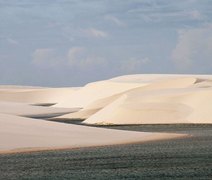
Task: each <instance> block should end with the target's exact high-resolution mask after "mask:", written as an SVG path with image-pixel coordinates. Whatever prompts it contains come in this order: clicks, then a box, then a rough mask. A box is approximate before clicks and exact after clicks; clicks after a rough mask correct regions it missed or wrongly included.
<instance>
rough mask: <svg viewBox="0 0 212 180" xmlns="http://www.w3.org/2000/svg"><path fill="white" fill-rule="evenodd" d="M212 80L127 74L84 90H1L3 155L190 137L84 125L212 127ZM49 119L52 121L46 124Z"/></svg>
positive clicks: (1, 149)
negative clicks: (69, 122)
mask: <svg viewBox="0 0 212 180" xmlns="http://www.w3.org/2000/svg"><path fill="white" fill-rule="evenodd" d="M211 100H212V76H210V75H127V76H121V77H116V78H112V79H108V80H104V81H99V82H93V83H89V84H87V85H85V86H84V87H77V88H74V87H70V88H69V87H67V88H49V87H48V88H45V87H24V86H17V87H16V86H3V85H2V86H0V153H5V152H6V153H8V152H24V151H34V150H47V149H61V148H78V147H90V146H102V145H113V144H123V143H135V142H146V141H153V140H162V139H170V138H182V137H187V135H185V134H170V133H145V132H130V131H120V130H112V129H104V128H97V127H88V126H83V125H73V124H65V123H60V122H51V121H49V118H51V120H52V119H57V121H60V120H62V121H64V120H65V119H68V120H72V119H73V120H76V119H81V120H83V122H82V123H84V124H98V125H116V124H117V125H123V124H180V123H183V124H185V123H195V124H198V123H201V124H211V123H212V111H211V107H212V101H211ZM46 120H48V121H46Z"/></svg>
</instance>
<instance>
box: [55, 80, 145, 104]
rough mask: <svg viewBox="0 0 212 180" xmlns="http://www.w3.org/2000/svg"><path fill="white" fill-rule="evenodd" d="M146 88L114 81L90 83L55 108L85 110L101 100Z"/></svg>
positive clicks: (140, 84)
mask: <svg viewBox="0 0 212 180" xmlns="http://www.w3.org/2000/svg"><path fill="white" fill-rule="evenodd" d="M141 86H144V84H142V83H119V82H112V81H99V82H95V83H90V84H88V85H86V86H85V87H83V88H81V89H79V90H78V91H76V92H74V93H72V94H71V96H70V97H68V98H67V99H66V100H65V101H64V102H61V103H58V104H56V105H55V107H68V108H76V107H79V108H84V107H86V106H87V105H89V104H91V103H93V102H94V101H97V100H99V99H103V98H107V97H110V96H113V95H115V94H119V93H121V92H124V91H127V90H129V89H133V88H137V87H141Z"/></svg>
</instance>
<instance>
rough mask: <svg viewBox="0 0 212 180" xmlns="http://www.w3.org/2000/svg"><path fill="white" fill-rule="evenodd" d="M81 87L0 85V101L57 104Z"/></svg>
mask: <svg viewBox="0 0 212 180" xmlns="http://www.w3.org/2000/svg"><path fill="white" fill-rule="evenodd" d="M78 89H79V88H38V89H35V88H33V87H32V88H28V87H27V88H24V87H17V88H15V87H14V86H12V88H11V87H10V86H7V87H4V88H1V87H0V101H11V102H23V103H30V104H42V103H44V104H46V103H52V104H56V103H59V102H63V101H64V100H65V99H66V98H68V97H69V96H70V95H71V94H72V93H73V92H75V91H77V90H78Z"/></svg>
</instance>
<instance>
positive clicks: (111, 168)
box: [0, 125, 212, 180]
mask: <svg viewBox="0 0 212 180" xmlns="http://www.w3.org/2000/svg"><path fill="white" fill-rule="evenodd" d="M110 128H118V129H126V130H136V131H150V132H151V131H155V132H178V133H180V132H181V133H189V134H192V135H193V137H191V138H187V139H177V140H168V141H159V142H151V143H150V142H149V143H144V144H131V145H119V146H107V147H98V148H81V149H73V150H63V151H48V152H47V151H46V152H35V153H22V154H10V155H0V179H2V180H4V179H5V180H6V179H73V180H75V179H192V180H193V179H212V125H142V126H112V127H110Z"/></svg>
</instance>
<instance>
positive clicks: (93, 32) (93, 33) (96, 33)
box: [81, 28, 108, 38]
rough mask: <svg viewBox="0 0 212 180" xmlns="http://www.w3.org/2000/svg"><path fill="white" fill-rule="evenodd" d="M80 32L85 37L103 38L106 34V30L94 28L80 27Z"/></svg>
mask: <svg viewBox="0 0 212 180" xmlns="http://www.w3.org/2000/svg"><path fill="white" fill-rule="evenodd" d="M81 32H82V33H83V34H84V35H86V36H87V37H94V38H105V37H107V36H108V33H107V32H104V31H102V30H99V29H95V28H88V29H82V30H81Z"/></svg>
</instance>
